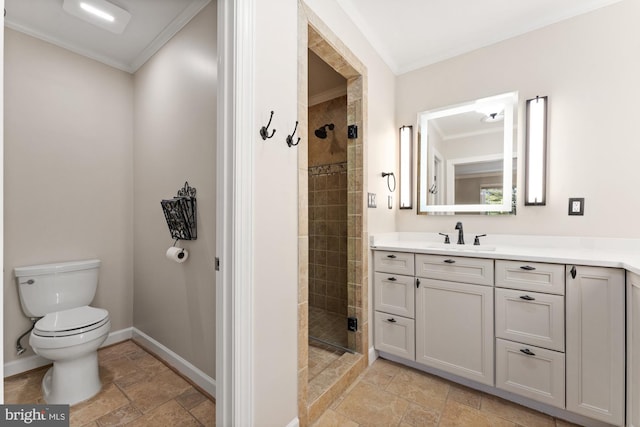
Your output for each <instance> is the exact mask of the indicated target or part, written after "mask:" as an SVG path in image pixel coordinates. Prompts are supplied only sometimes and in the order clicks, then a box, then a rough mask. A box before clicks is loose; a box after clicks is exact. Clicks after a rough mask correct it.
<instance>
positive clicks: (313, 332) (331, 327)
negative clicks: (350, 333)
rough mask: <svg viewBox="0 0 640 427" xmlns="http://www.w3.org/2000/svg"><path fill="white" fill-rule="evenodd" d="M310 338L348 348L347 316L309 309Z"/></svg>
mask: <svg viewBox="0 0 640 427" xmlns="http://www.w3.org/2000/svg"><path fill="white" fill-rule="evenodd" d="M309 337H315V338H318V339H321V340H322V341H325V342H329V343H331V344H336V345H339V346H341V347H345V348H348V346H349V343H348V340H347V316H345V315H344V314H338V313H333V312H330V311H326V310H323V309H321V308H316V307H309Z"/></svg>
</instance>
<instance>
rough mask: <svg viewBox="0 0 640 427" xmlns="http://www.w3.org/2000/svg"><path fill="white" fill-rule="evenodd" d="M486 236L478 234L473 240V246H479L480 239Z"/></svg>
mask: <svg viewBox="0 0 640 427" xmlns="http://www.w3.org/2000/svg"><path fill="white" fill-rule="evenodd" d="M485 236H486V234H478V235H477V236H476V238H475V239H473V244H474V245H475V246H480V237H485Z"/></svg>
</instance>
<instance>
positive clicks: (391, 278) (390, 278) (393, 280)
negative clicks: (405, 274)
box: [387, 277, 398, 282]
mask: <svg viewBox="0 0 640 427" xmlns="http://www.w3.org/2000/svg"><path fill="white" fill-rule="evenodd" d="M387 280H389V281H390V282H395V281H396V280H398V279H396V278H395V277H389V278H388V279H387Z"/></svg>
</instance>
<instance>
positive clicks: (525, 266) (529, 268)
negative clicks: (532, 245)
mask: <svg viewBox="0 0 640 427" xmlns="http://www.w3.org/2000/svg"><path fill="white" fill-rule="evenodd" d="M520 268H521V269H523V270H526V271H533V270H535V269H536V268H535V267H531V266H530V265H523V266H522V267H520Z"/></svg>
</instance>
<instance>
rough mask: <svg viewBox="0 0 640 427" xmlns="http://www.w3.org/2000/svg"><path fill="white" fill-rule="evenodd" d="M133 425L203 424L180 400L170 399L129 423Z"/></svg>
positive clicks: (180, 426)
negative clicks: (181, 404)
mask: <svg viewBox="0 0 640 427" xmlns="http://www.w3.org/2000/svg"><path fill="white" fill-rule="evenodd" d="M127 426H131V427H159V426H167V427H169V426H170V427H200V426H201V424H200V423H199V422H198V421H197V420H196V419H195V418H194V417H193V416H192V415H191V414H190V413H189V411H187V410H186V409H184V408H183V407H182V406H180V404H179V403H178V402H176V401H175V400H170V401H168V402H165V403H164V404H162V405H160V406H158V407H157V408H154V409H153V410H151V411H150V412H149V413H147V414H145V415H143V416H142V417H140V418H138V419H136V420H134V421H133V422H131V423H129V424H127Z"/></svg>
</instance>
